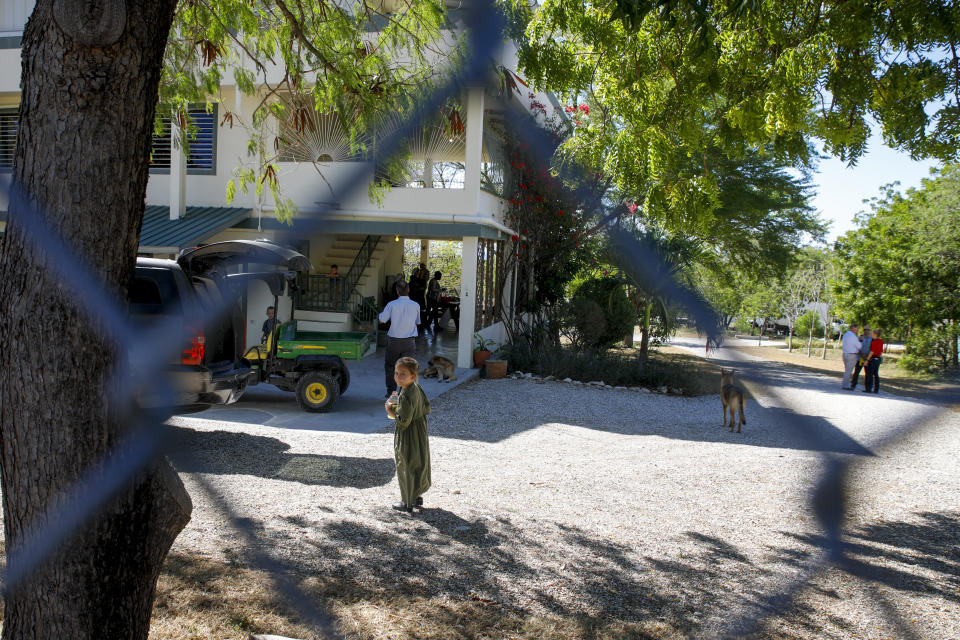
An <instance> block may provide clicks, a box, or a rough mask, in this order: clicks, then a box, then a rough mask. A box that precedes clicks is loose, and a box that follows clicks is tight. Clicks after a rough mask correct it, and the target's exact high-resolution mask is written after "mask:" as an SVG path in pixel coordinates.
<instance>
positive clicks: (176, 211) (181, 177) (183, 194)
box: [170, 120, 187, 220]
mask: <svg viewBox="0 0 960 640" xmlns="http://www.w3.org/2000/svg"><path fill="white" fill-rule="evenodd" d="M184 135H186V134H184ZM186 213H187V158H186V156H185V155H184V152H183V145H182V144H181V143H180V128H179V127H178V126H177V123H176V121H175V120H171V122H170V219H171V220H178V219H180V218H182V217H184V216H185V215H186Z"/></svg>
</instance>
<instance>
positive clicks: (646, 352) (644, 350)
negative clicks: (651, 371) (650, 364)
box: [640, 302, 653, 369]
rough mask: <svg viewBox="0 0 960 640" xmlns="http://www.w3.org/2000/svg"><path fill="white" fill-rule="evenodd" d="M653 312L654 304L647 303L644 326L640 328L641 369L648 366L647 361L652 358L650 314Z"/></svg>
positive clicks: (643, 320)
mask: <svg viewBox="0 0 960 640" xmlns="http://www.w3.org/2000/svg"><path fill="white" fill-rule="evenodd" d="M652 310H653V303H652V302H650V303H647V306H646V307H644V308H643V318H642V320H641V321H642V323H643V324H642V325H641V327H640V329H641V331H640V368H641V369H643V367H645V366H646V365H647V359H648V358H649V356H650V312H651V311H652Z"/></svg>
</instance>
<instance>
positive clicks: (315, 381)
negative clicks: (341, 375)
mask: <svg viewBox="0 0 960 640" xmlns="http://www.w3.org/2000/svg"><path fill="white" fill-rule="evenodd" d="M339 397H340V389H339V387H338V385H337V383H336V382H335V381H334V379H333V378H332V377H331V376H330V375H329V374H326V373H320V372H319V371H313V372H311V373H307V374H304V376H303V377H302V378H300V382H298V383H297V404H299V405H300V408H301V409H303V410H304V411H310V412H313V413H322V412H324V411H329V410H330V409H331V408H332V407H333V405H334V404H336V402H337V398H339Z"/></svg>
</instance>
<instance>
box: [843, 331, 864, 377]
mask: <svg viewBox="0 0 960 640" xmlns="http://www.w3.org/2000/svg"><path fill="white" fill-rule="evenodd" d="M859 328H860V325H858V324H851V325H850V328H849V329H847V331H846V333H844V334H843V339H842V340H841V342H840V349H841V351H842V352H843V381H842V382H841V383H840V388H842V389H847V390H849V389H850V388H851V387H850V374H852V373H853V368H854V367H855V366H856V364H857V360H859V359H860V338H858V337H857V329H859Z"/></svg>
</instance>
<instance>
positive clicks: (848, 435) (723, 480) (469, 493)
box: [171, 354, 960, 638]
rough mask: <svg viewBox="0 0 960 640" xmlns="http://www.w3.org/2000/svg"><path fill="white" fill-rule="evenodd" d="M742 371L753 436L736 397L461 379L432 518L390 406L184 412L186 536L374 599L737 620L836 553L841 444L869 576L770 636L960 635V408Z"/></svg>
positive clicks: (803, 601) (823, 581)
mask: <svg viewBox="0 0 960 640" xmlns="http://www.w3.org/2000/svg"><path fill="white" fill-rule="evenodd" d="M721 355H722V354H721ZM738 366H739V368H740V370H741V371H742V373H743V375H744V377H745V379H746V381H747V384H748V386H749V388H750V390H751V392H752V394H753V398H752V399H751V400H750V401H749V402H748V404H747V411H746V416H747V421H748V422H747V424H746V425H745V427H744V432H743V433H742V434H731V433H729V432H728V431H727V430H726V429H724V428H722V427H721V426H720V420H721V408H720V401H719V397H718V396H716V395H714V396H704V397H699V398H682V397H675V396H668V395H663V394H658V393H642V392H639V391H636V390H613V389H603V388H599V389H598V388H594V387H589V386H587V385H573V384H568V383H564V382H559V381H551V382H544V381H539V380H532V379H523V380H513V379H506V380H479V381H475V382H472V383H469V384H467V385H463V386H462V387H460V388H457V389H454V390H453V391H451V392H449V393H447V394H444V395H443V396H441V397H440V398H438V399H437V400H435V401H434V403H433V414H432V415H431V416H430V428H431V441H430V442H431V450H432V460H433V481H434V486H433V488H432V489H431V491H430V492H429V493H428V494H427V495H426V496H425V500H426V507H427V508H426V509H425V510H424V512H423V513H422V514H420V515H417V516H415V517H410V516H406V515H403V514H399V513H397V512H394V511H392V510H391V509H390V504H391V503H392V502H394V501H395V500H396V499H397V495H398V490H397V488H396V479H395V478H394V469H393V460H392V442H393V435H392V430H391V425H390V422H389V421H388V420H386V419H384V424H383V429H382V430H380V431H377V432H375V433H373V434H370V435H357V434H350V433H336V432H329V431H325V432H309V431H303V430H283V429H277V428H271V427H262V426H255V425H245V424H239V423H215V422H210V421H207V420H197V419H192V418H190V417H178V418H175V419H173V420H172V421H171V423H172V424H173V425H174V427H175V431H176V433H177V437H178V438H179V439H180V440H181V442H182V444H183V445H184V447H183V451H185V452H188V453H185V454H183V455H182V456H181V457H180V458H179V459H178V461H177V466H178V467H179V469H180V470H181V472H182V477H183V478H184V481H185V483H186V484H187V488H188V489H189V490H190V493H191V496H192V497H193V500H194V513H193V519H192V521H191V523H190V524H189V525H188V527H187V528H186V529H185V530H184V532H183V533H182V534H181V536H180V537H179V539H178V540H177V542H176V544H175V548H174V550H175V551H182V552H189V553H199V554H202V555H204V556H209V557H211V558H214V559H224V558H225V559H233V561H238V560H237V559H238V558H242V556H243V554H244V553H245V552H247V551H250V550H251V548H252V547H256V548H257V549H259V550H262V551H265V552H267V553H268V554H269V555H270V556H271V557H272V558H274V559H276V560H278V561H279V562H281V563H284V564H287V565H288V566H289V567H290V568H291V569H292V570H294V571H295V572H296V573H298V574H312V575H320V576H331V577H338V578H347V579H349V580H351V581H352V582H353V583H354V584H355V585H356V586H357V587H358V588H359V589H362V590H365V591H367V592H369V593H370V594H382V593H384V592H390V593H398V594H404V595H405V596H413V597H417V596H423V597H442V598H448V599H450V600H458V599H468V600H469V599H476V598H480V599H482V601H488V600H489V601H494V602H496V603H498V604H499V606H501V607H503V611H505V612H507V611H509V612H514V613H517V614H518V615H547V616H550V615H561V616H569V615H578V616H579V615H582V616H587V617H590V618H594V619H598V620H610V619H614V620H621V621H625V622H639V621H643V622H649V621H651V620H656V621H660V622H661V623H662V624H663V625H664V628H666V629H669V630H670V633H672V634H673V635H672V636H670V637H676V636H680V637H697V636H703V637H714V636H715V635H716V634H718V633H719V630H720V629H723V628H725V627H724V625H726V624H728V623H730V622H731V621H736V620H738V619H740V618H742V617H743V616H744V615H749V614H750V613H751V612H753V611H755V610H756V608H757V607H758V606H760V605H761V604H762V603H763V602H764V600H765V598H766V597H767V596H769V595H770V594H771V593H772V590H774V589H776V588H777V587H778V586H783V585H784V584H787V583H789V581H791V580H792V579H794V578H795V577H796V576H798V575H800V574H801V573H803V572H804V571H806V570H807V568H808V567H810V566H812V565H813V563H814V561H815V560H816V558H817V557H818V552H819V545H820V544H821V541H822V536H823V531H822V529H821V527H820V525H819V523H818V521H817V519H816V518H815V517H814V514H813V512H812V510H811V508H810V491H811V489H812V487H813V486H814V484H815V483H816V481H817V479H818V477H819V476H820V474H821V473H822V472H823V471H824V469H825V468H826V464H827V463H828V461H830V460H836V461H843V462H852V463H854V466H853V467H852V468H851V469H852V471H851V473H850V476H849V482H848V483H847V487H848V489H849V495H850V500H849V506H850V509H849V515H850V517H849V519H848V520H847V523H846V525H845V526H846V531H847V532H848V537H847V540H848V542H849V543H850V545H851V546H850V548H849V557H851V558H853V559H854V560H857V561H860V563H859V564H857V565H856V566H857V567H858V572H859V573H860V577H854V576H852V575H851V574H849V573H845V572H841V571H839V570H836V569H832V570H828V571H823V572H820V573H819V574H817V575H815V576H814V578H813V580H812V582H811V583H810V584H809V585H808V586H807V587H806V588H804V589H803V590H802V591H801V593H800V596H799V598H798V599H797V601H796V604H795V606H794V607H793V609H792V610H791V611H790V612H789V613H788V614H784V615H778V616H775V617H774V618H773V619H771V620H769V621H768V623H767V625H766V626H765V627H764V630H763V632H762V634H761V635H762V637H770V638H774V637H776V638H889V637H898V636H900V635H904V637H910V636H909V635H906V634H908V633H910V632H911V630H912V632H913V633H914V634H915V636H914V637H923V638H958V637H960V577H958V576H960V546H958V544H960V537H958V531H960V506H958V502H957V498H958V496H960V480H958V472H957V460H958V459H960V435H958V427H960V414H957V413H952V412H948V411H943V410H941V409H940V408H939V407H937V406H934V405H931V404H926V403H924V402H922V401H918V400H912V399H909V398H902V397H894V396H889V395H887V394H884V393H881V394H880V395H879V396H873V395H866V394H862V393H850V392H846V393H842V392H841V391H840V390H839V389H838V388H837V387H838V385H837V383H836V380H834V379H832V378H827V377H822V376H818V375H814V374H811V373H805V372H798V371H796V370H792V369H789V368H786V367H784V366H782V365H777V364H771V363H764V362H749V363H742V364H739V365H738ZM426 384H436V383H435V382H432V381H427V382H426ZM718 384H719V381H718ZM920 423H923V424H924V425H925V426H924V428H923V429H922V430H920V431H918V432H915V433H912V434H910V435H907V436H905V437H902V438H900V439H898V440H896V441H895V442H893V443H890V442H888V440H889V439H890V437H891V436H892V434H894V433H895V432H896V431H897V430H898V429H900V428H902V427H904V426H906V425H909V424H920ZM210 489H212V491H213V494H211V493H210V492H209V490H210ZM214 494H215V495H217V496H220V498H214V497H212V495H214ZM219 499H225V500H226V502H227V503H229V504H230V505H231V506H232V508H233V509H234V510H235V512H236V514H237V515H239V516H240V517H242V518H248V519H250V521H251V522H252V523H253V526H254V527H255V529H256V537H255V539H254V541H252V542H251V541H247V539H245V538H243V537H242V536H239V535H238V534H237V533H236V532H235V531H234V529H232V528H231V527H230V526H229V523H228V522H227V520H226V517H225V514H224V513H223V511H222V510H221V509H220V508H219V507H218V506H217V505H216V502H217V500H219ZM898 616H899V617H898ZM670 633H665V634H664V637H667V636H668V635H670ZM401 637H402V636H401Z"/></svg>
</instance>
